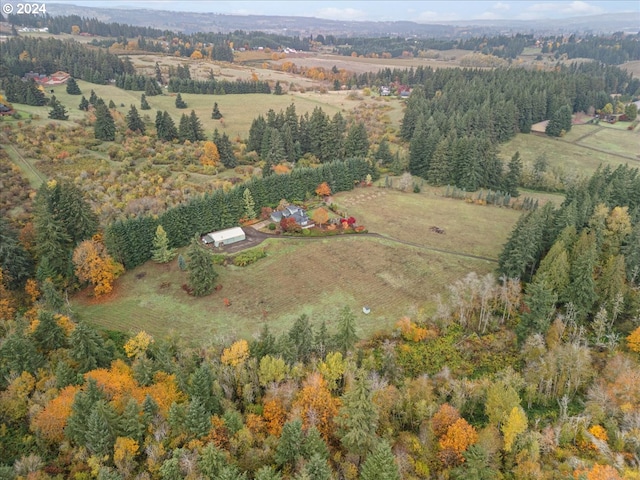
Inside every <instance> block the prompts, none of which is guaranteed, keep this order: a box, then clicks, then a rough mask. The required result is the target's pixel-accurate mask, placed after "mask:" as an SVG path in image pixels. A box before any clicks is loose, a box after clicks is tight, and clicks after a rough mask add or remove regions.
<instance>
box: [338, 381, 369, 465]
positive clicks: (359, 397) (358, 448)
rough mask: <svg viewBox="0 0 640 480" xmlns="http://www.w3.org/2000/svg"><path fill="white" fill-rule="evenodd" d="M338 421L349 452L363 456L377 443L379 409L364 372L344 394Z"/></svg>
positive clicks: (339, 429)
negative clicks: (374, 402) (374, 401)
mask: <svg viewBox="0 0 640 480" xmlns="http://www.w3.org/2000/svg"><path fill="white" fill-rule="evenodd" d="M336 423H337V424H338V427H339V428H338V436H339V437H340V442H341V443H342V445H343V446H344V447H345V449H346V450H347V451H348V452H350V453H353V454H356V455H359V456H363V455H365V454H366V453H367V452H369V450H371V448H372V447H373V446H374V445H375V443H376V439H377V437H376V430H377V428H378V411H377V409H376V407H375V405H374V404H373V399H372V394H371V387H370V386H369V382H368V381H367V379H366V377H365V376H364V373H360V375H358V377H357V378H356V380H355V382H354V384H353V386H352V387H351V389H350V390H349V391H347V392H346V393H345V394H344V395H343V396H342V407H341V408H340V411H339V413H338V417H337V419H336Z"/></svg>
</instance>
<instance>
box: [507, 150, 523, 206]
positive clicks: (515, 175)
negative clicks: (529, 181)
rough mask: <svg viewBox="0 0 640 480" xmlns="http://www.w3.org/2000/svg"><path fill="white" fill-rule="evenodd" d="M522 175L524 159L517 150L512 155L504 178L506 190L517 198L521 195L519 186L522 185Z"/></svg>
mask: <svg viewBox="0 0 640 480" xmlns="http://www.w3.org/2000/svg"><path fill="white" fill-rule="evenodd" d="M521 176H522V159H521V158H520V152H516V153H514V154H513V156H512V157H511V161H510V162H509V171H508V172H507V175H506V176H505V178H504V186H503V188H504V191H505V192H507V193H508V194H509V195H511V196H512V197H514V198H516V197H519V196H520V192H518V187H519V186H520V177H521Z"/></svg>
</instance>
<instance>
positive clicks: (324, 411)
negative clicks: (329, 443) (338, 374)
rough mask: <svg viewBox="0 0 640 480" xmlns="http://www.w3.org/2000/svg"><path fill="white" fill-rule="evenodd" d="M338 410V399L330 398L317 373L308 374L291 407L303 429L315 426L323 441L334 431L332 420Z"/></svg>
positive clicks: (325, 385) (322, 380) (324, 383)
mask: <svg viewBox="0 0 640 480" xmlns="http://www.w3.org/2000/svg"><path fill="white" fill-rule="evenodd" d="M339 408H340V399H338V398H334V397H332V396H331V392H330V391H329V388H328V387H327V382H326V381H325V379H324V378H323V377H322V375H321V374H320V373H318V372H313V373H311V374H309V376H308V377H307V379H306V380H305V381H304V382H303V384H302V389H301V390H300V392H299V393H298V395H297V397H296V399H295V401H294V402H293V406H292V410H293V412H295V414H296V415H299V416H300V418H301V419H302V426H303V428H304V429H305V430H306V429H308V428H309V427H311V426H315V427H316V428H317V429H318V431H319V432H320V433H321V434H322V436H323V437H324V438H325V439H328V438H330V436H331V435H332V433H333V431H334V430H335V425H334V422H333V419H334V417H335V416H336V415H337V413H338V409H339Z"/></svg>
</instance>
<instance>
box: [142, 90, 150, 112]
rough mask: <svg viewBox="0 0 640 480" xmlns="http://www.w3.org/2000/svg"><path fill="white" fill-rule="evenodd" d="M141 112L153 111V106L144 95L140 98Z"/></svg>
mask: <svg viewBox="0 0 640 480" xmlns="http://www.w3.org/2000/svg"><path fill="white" fill-rule="evenodd" d="M140 110H151V105H149V102H148V101H147V96H146V95H145V94H144V93H143V94H142V96H141V97H140Z"/></svg>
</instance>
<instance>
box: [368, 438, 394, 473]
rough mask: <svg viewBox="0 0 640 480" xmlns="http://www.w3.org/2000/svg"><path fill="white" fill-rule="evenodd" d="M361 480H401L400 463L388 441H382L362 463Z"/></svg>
mask: <svg viewBox="0 0 640 480" xmlns="http://www.w3.org/2000/svg"><path fill="white" fill-rule="evenodd" d="M360 480H400V472H399V470H398V465H397V463H396V461H395V457H394V456H393V452H392V451H391V447H390V446H389V444H388V443H387V442H386V441H384V440H383V441H380V442H379V443H378V446H377V447H376V448H375V450H373V452H372V453H371V455H369V456H367V459H366V460H365V461H364V463H363V464H362V469H361V470H360Z"/></svg>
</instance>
